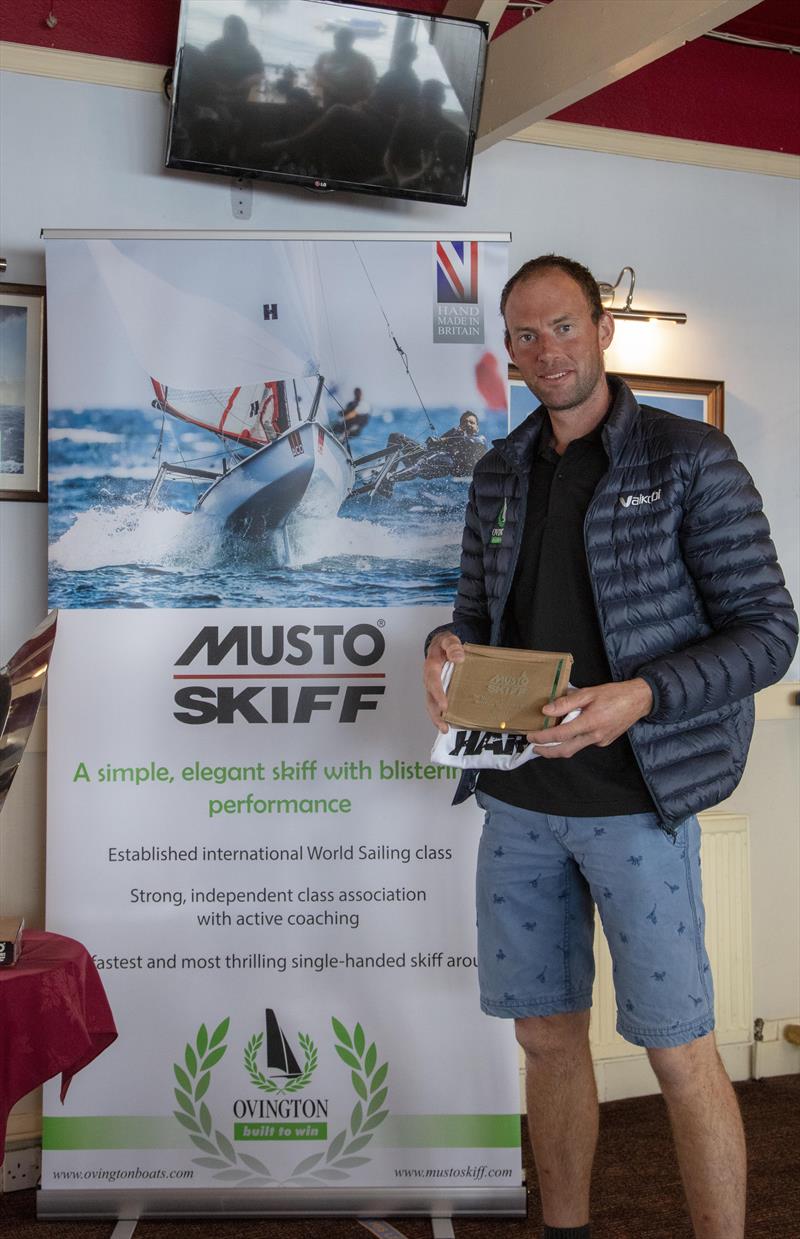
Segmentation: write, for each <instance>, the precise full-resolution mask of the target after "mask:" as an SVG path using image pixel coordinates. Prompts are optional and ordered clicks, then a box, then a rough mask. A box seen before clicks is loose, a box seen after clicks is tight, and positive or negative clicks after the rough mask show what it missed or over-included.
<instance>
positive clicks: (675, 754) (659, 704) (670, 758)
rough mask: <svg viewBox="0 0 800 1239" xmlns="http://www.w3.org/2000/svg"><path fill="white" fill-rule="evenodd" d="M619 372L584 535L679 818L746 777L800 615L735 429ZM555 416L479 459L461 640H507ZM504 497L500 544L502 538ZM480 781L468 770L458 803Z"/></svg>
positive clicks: (644, 758) (661, 810) (534, 417)
mask: <svg viewBox="0 0 800 1239" xmlns="http://www.w3.org/2000/svg"><path fill="white" fill-rule="evenodd" d="M609 383H610V385H611V388H612V392H613V393H614V403H613V407H612V410H611V413H610V415H609V417H608V420H607V421H606V424H605V426H604V428H603V443H604V446H605V449H606V453H607V455H608V459H609V469H608V472H607V473H606V475H605V476H604V477H603V478H602V479H601V481H600V483H599V484H598V487H597V490H596V491H595V493H594V497H593V498H592V501H591V503H590V505H589V509H588V511H587V513H586V519H585V523H584V541H585V545H586V555H587V560H588V564H589V573H590V576H591V580H592V586H593V589H594V596H595V602H596V606H597V614H598V617H599V620H600V628H601V631H602V633H603V637H604V640H605V646H606V653H607V655H608V661H609V665H610V667H611V674H612V677H613V679H614V680H627V679H631V678H633V677H634V676H641V677H642V678H643V679H645V680H646V681H647V683H648V684H649V685H650V687H651V689H652V690H653V709H652V711H651V713H650V714H649V715H647V717H646V718H644V719H641V720H640V721H639V722H637V723H635V724H634V725H633V726H632V727H631V728H630V730H629V732H628V736H629V739H630V741H631V745H632V747H633V751H634V754H635V755H636V759H637V761H638V763H639V766H640V768H641V771H642V774H643V776H644V779H645V781H646V783H647V786H648V788H649V790H650V794H651V796H652V798H653V802H654V804H655V806H656V809H657V812H658V815H659V817H660V818H661V820H662V822H663V823H664V824H665V825H666V826H667V827H670V826H672V825H674V824H675V823H677V822H679V821H682V820H683V818H685V817H687V816H688V815H689V814H691V813H697V812H699V811H700V810H701V809H705V808H708V807H709V806H710V805H715V804H718V803H719V801H720V800H723V799H724V798H725V797H726V796H728V795H730V793H731V792H732V791H733V789H734V788H735V787H736V785H737V783H738V782H739V779H740V778H741V775H742V771H743V769H744V764H745V760H746V758H747V750H748V747H749V744H750V738H751V735H752V731H753V714H754V711H753V693H754V692H756V691H757V690H759V689H761V688H765V687H766V686H767V685H768V684H772V683H774V682H775V681H776V680H779V679H780V678H781V676H782V675H783V674H784V673H785V671H786V669H787V668H788V666H789V664H790V662H791V659H792V655H793V653H794V649H795V646H796V644H797V618H796V616H795V614H794V610H793V608H792V600H791V598H790V597H789V594H788V593H787V591H786V589H785V588H784V581H783V575H782V573H781V570H780V566H779V564H778V562H777V559H776V556H775V548H774V546H773V544H772V541H771V539H770V531H769V525H768V523H767V519H766V517H765V516H764V513H763V511H762V507H761V497H760V495H759V494H758V491H757V490H756V488H755V486H754V484H753V481H752V478H751V477H750V475H749V473H748V472H747V470H746V469H745V468H744V466H743V465H742V464H741V463H740V462H739V460H738V459H737V456H736V453H735V451H734V449H733V446H732V444H731V443H730V441H729V440H728V439H727V438H726V436H725V435H724V434H722V433H721V432H720V431H718V430H716V429H715V428H714V427H713V426H708V425H706V424H705V423H702V422H695V421H690V420H688V419H687V418H682V417H675V416H674V415H673V414H671V413H664V412H662V411H661V410H660V409H653V408H648V407H647V406H640V405H639V404H637V402H636V399H635V397H634V396H633V394H632V392H631V391H630V389H629V388H628V387H626V385H625V384H624V383H623V382H622V380H621V379H616V378H614V377H613V376H611V377H610V378H609ZM545 421H546V417H545V413H544V410H543V409H542V408H540V409H537V410H536V411H535V412H534V413H532V414H531V415H530V417H528V418H527V419H526V421H524V422H523V423H522V425H521V426H519V427H517V429H516V430H514V431H512V433H511V434H510V435H509V436H508V438H507V439H499V440H496V441H495V445H494V450H492V451H490V452H488V453H487V454H486V455H485V456H484V457H483V459H482V460H480V461H479V462H478V464H477V466H476V467H475V472H474V475H473V482H472V487H471V489H470V497H469V503H468V505H467V514H466V526H465V529H464V538H463V543H462V556H461V578H460V581H459V584H458V596H457V599H456V605H455V610H454V613H453V623H452V624H448V625H446V626H445V627H447V628H449V629H451V630H452V631H454V632H455V633H456V634H457V635H458V636H459V637H460V638H461V639H462V640H463V641H474V642H477V643H479V644H484V645H485V644H488V645H504V644H510V641H509V640H507V639H505V632H504V617H505V613H506V604H507V601H508V596H509V592H510V590H511V584H512V581H513V577H514V571H515V568H516V563H517V558H518V555H519V550H520V541H521V538H522V532H523V529H524V526H525V504H526V497H527V485H528V475H529V472H530V469H531V466H532V463H533V460H534V458H535V454H536V450H537V443H538V439H539V434H540V432H541V429H542V426H543V424H544V423H545ZM504 505H505V526H504V529H503V535H502V541H501V542H500V544H499V545H495V546H493V545H492V530H493V529H496V528H497V527H498V524H499V522H498V517H499V516H500V513H501V511H502V510H503V506H504ZM437 631H439V630H437ZM431 635H433V634H431ZM475 778H476V776H475V775H474V774H472V773H471V772H469V771H468V772H466V773H465V776H464V777H463V778H462V780H461V783H460V784H459V788H458V791H457V792H456V796H455V803H459V802H460V801H462V800H465V799H466V798H467V796H469V795H470V794H471V792H472V791H473V790H474V787H475Z"/></svg>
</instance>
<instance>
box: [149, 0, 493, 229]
mask: <svg viewBox="0 0 800 1239" xmlns="http://www.w3.org/2000/svg"><path fill="white" fill-rule="evenodd" d="M486 47H487V28H486V26H485V25H484V24H483V23H481V22H474V21H462V20H459V19H456V18H445V17H433V16H430V15H426V14H418V13H403V12H400V11H398V10H396V9H385V8H376V7H369V6H364V5H359V4H346V3H341V0H182V4H181V16H180V27H179V32H178V51H177V57H176V66H175V75H174V81H173V92H172V111H171V115H170V126H169V137H168V141H167V157H166V163H167V167H168V168H185V169H189V170H191V171H194V172H211V173H218V174H222V175H227V176H233V177H262V178H266V179H268V180H274V181H283V182H286V183H294V184H300V185H306V186H312V187H314V188H316V189H322V190H325V189H347V190H356V191H358V192H362V193H374V194H385V195H388V196H391V197H401V198H417V199H425V200H428V201H432V202H446V203H450V204H453V205H458V206H464V205H465V204H466V201H467V189H468V186H469V173H470V164H471V160H472V150H473V145H474V141H475V132H476V129H477V124H478V113H479V108H480V98H481V90H482V87H483V76H484V68H485V63H486Z"/></svg>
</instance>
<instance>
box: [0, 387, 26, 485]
mask: <svg viewBox="0 0 800 1239" xmlns="http://www.w3.org/2000/svg"><path fill="white" fill-rule="evenodd" d="M24 470H25V409H24V408H23V406H22V405H19V404H0V473H23V472H24Z"/></svg>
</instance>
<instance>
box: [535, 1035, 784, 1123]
mask: <svg viewBox="0 0 800 1239" xmlns="http://www.w3.org/2000/svg"><path fill="white" fill-rule="evenodd" d="M787 1024H800V1016H798V1017H796V1018H794V1019H790V1020H772V1021H770V1022H769V1024H768V1025H766V1026H765V1033H764V1040H763V1041H761V1042H759V1045H758V1059H757V1068H756V1070H757V1073H758V1079H768V1078H769V1077H771V1076H788V1075H795V1074H800V1046H796V1045H792V1044H790V1042H788V1041H786V1040H784V1037H783V1029H784V1027H785V1026H786V1025H787ZM770 1032H772V1036H770ZM719 1054H720V1058H721V1059H722V1061H723V1063H724V1065H725V1070H726V1071H727V1073H728V1075H729V1076H730V1078H731V1079H732V1080H749V1079H751V1078H752V1062H753V1043H752V1042H739V1043H738V1044H733V1045H721V1046H720V1047H719ZM520 1060H521V1055H520ZM594 1075H595V1079H596V1081H597V1093H598V1096H599V1098H600V1100H601V1101H624V1100H625V1099H627V1098H629V1097H649V1096H651V1095H652V1094H653V1093H657V1092H658V1091H659V1088H658V1082H657V1080H656V1077H655V1075H654V1074H653V1070H652V1068H651V1066H650V1064H649V1062H648V1061H647V1057H646V1055H645V1054H643V1053H642V1052H641V1051H637V1052H635V1053H632V1054H631V1055H629V1056H627V1057H623V1058H600V1059H595V1063H594ZM519 1089H520V1112H521V1113H522V1114H524V1113H525V1108H526V1107H525V1067H524V1064H523V1062H522V1061H520V1069H519Z"/></svg>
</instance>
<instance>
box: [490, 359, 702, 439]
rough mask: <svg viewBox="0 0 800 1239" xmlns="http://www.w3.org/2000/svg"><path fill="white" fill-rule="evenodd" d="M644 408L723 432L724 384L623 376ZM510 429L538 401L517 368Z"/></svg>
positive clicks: (513, 371) (512, 376) (511, 368)
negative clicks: (651, 406)
mask: <svg viewBox="0 0 800 1239" xmlns="http://www.w3.org/2000/svg"><path fill="white" fill-rule="evenodd" d="M620 378H622V379H624V380H625V382H626V383H627V384H628V386H629V387H630V389H631V390H632V392H633V394H634V395H635V396H636V398H637V400H639V401H640V402H641V403H642V404H650V405H653V406H654V407H655V408H657V409H666V411H667V412H668V413H677V414H679V415H680V416H681V417H690V418H692V419H693V420H694V421H698V422H708V423H709V425H711V426H716V427H717V429H718V430H724V428H725V427H724V420H725V384H724V383H722V382H717V381H715V380H713V379H669V378H664V377H663V376H659V375H650V374H621V375H620ZM508 379H509V388H510V407H509V414H510V425H509V429H510V430H513V429H514V427H515V426H518V425H519V424H520V422H522V421H524V420H525V418H526V417H527V416H528V414H529V413H530V412H531V410H532V409H535V408H536V397H535V396H534V395H532V393H531V392H530V391H529V390H528V388H527V387H526V386H525V383H524V382H523V380H522V378H521V376H520V373H519V370H518V369H517V367H516V366H509V367H508Z"/></svg>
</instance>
